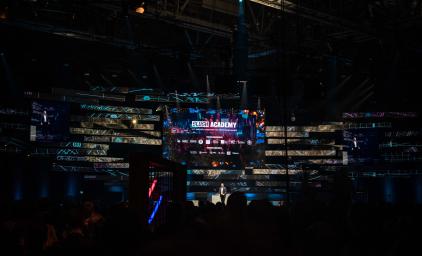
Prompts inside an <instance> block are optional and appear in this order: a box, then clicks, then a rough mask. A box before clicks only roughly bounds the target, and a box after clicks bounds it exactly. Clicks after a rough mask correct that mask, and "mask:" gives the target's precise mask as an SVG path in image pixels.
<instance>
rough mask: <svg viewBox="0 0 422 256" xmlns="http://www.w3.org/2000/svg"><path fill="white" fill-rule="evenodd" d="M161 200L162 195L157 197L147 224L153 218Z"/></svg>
mask: <svg viewBox="0 0 422 256" xmlns="http://www.w3.org/2000/svg"><path fill="white" fill-rule="evenodd" d="M161 200H163V196H160V198H159V199H158V202H157V203H156V204H155V207H154V211H152V213H151V216H150V217H149V219H148V224H151V222H152V221H153V220H154V217H155V214H156V213H157V210H158V207H160V204H161Z"/></svg>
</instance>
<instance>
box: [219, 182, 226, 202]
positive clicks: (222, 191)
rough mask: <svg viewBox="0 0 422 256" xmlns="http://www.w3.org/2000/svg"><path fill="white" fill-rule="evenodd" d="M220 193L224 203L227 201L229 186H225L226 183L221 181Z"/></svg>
mask: <svg viewBox="0 0 422 256" xmlns="http://www.w3.org/2000/svg"><path fill="white" fill-rule="evenodd" d="M218 192H219V194H220V200H221V203H222V204H223V205H224V204H225V202H226V195H227V188H226V187H225V186H224V183H221V185H220V188H219V189H218Z"/></svg>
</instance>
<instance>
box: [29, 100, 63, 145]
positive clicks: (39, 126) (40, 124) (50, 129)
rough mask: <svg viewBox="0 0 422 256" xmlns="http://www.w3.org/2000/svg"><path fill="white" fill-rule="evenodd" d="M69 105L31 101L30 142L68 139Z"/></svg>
mask: <svg viewBox="0 0 422 256" xmlns="http://www.w3.org/2000/svg"><path fill="white" fill-rule="evenodd" d="M68 126H69V104H67V103H61V102H49V101H33V102H32V113H31V128H30V141H41V142H48V141H63V140H66V139H67V138H68V137H69V129H68Z"/></svg>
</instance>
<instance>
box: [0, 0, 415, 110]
mask: <svg viewBox="0 0 422 256" xmlns="http://www.w3.org/2000/svg"><path fill="white" fill-rule="evenodd" d="M421 2H422V1H418V0H401V1H399V0H396V1H393V0H381V1H371V0H340V1H335V0H327V1H320V0H296V1H280V0H279V1H278V2H277V1H270V0H262V1H261V0H256V1H255V0H254V1H246V2H245V3H244V8H245V9H244V11H245V18H246V26H247V28H248V35H249V41H248V70H247V74H248V80H249V84H248V93H249V95H250V98H251V99H255V98H256V96H261V97H263V99H267V100H266V102H268V103H267V105H268V104H275V103H274V102H278V103H279V102H280V101H281V99H282V97H281V95H283V93H284V92H286V91H287V93H288V99H289V106H290V107H291V108H292V109H294V110H295V111H297V112H306V113H313V112H315V111H318V112H319V111H320V110H325V111H330V110H329V109H330V108H331V109H332V108H335V111H334V112H336V113H340V112H342V111H351V110H353V111H358V110H360V111H364V110H417V109H418V108H419V105H420V104H419V99H418V98H419V97H418V93H417V92H418V89H417V88H418V85H420V84H422V79H421V75H420V73H421V70H422V62H421V60H422V47H421V46H422V41H421V37H420V34H421V27H422V26H421V25H422V22H421V21H422V6H421ZM142 3H144V4H143V6H144V7H145V13H144V14H139V13H136V12H135V9H136V7H139V6H141V4H142ZM264 4H271V5H273V6H275V7H276V8H273V7H269V6H266V5H264ZM0 6H1V7H0V39H1V40H0V50H1V52H3V53H4V55H3V56H4V57H3V66H2V67H3V68H2V69H0V74H1V76H2V78H0V79H1V80H0V81H1V84H3V86H4V88H6V91H8V90H9V91H13V90H16V91H19V90H23V89H25V88H37V89H40V90H49V88H51V87H66V88H86V87H88V86H89V85H92V84H101V85H113V86H130V87H137V86H138V87H156V88H161V89H162V90H163V91H167V92H171V91H174V90H178V91H186V92H187V91H205V89H206V86H205V84H206V83H205V81H206V76H207V75H208V77H209V80H210V84H211V89H212V90H213V91H214V92H216V93H237V92H238V90H239V88H238V87H237V86H236V85H235V82H234V76H233V58H234V51H235V50H236V49H235V45H236V44H235V39H236V37H235V35H236V31H237V29H238V2H237V1H226V0H218V1H217V0H214V1H211V0H184V1H183V0H180V1H177V0H159V1H120V0H119V1H117V0H109V1H95V0H92V1H88V0H87V1H72V0H56V1H47V0H43V1H42V0H39V1H36V0H30V1H29V0H28V1H25V0H16V1H8V2H7V1H6V3H2V4H0ZM284 89H287V90H284ZM276 109H277V108H276Z"/></svg>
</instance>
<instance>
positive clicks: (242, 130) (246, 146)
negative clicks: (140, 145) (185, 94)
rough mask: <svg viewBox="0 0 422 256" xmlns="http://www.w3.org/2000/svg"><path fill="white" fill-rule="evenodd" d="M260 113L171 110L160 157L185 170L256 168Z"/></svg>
mask: <svg viewBox="0 0 422 256" xmlns="http://www.w3.org/2000/svg"><path fill="white" fill-rule="evenodd" d="M264 120H265V115H264V112H263V111H250V110H240V111H239V110H214V109H198V108H186V109H179V108H173V109H170V110H169V111H168V112H167V113H166V117H165V119H164V125H163V127H164V138H163V154H164V157H166V158H168V159H170V160H174V161H177V162H180V163H182V164H186V165H187V166H189V167H232V168H236V167H245V166H260V165H262V164H263V162H264V158H265V145H264V143H265V139H264V137H265V121H264Z"/></svg>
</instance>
